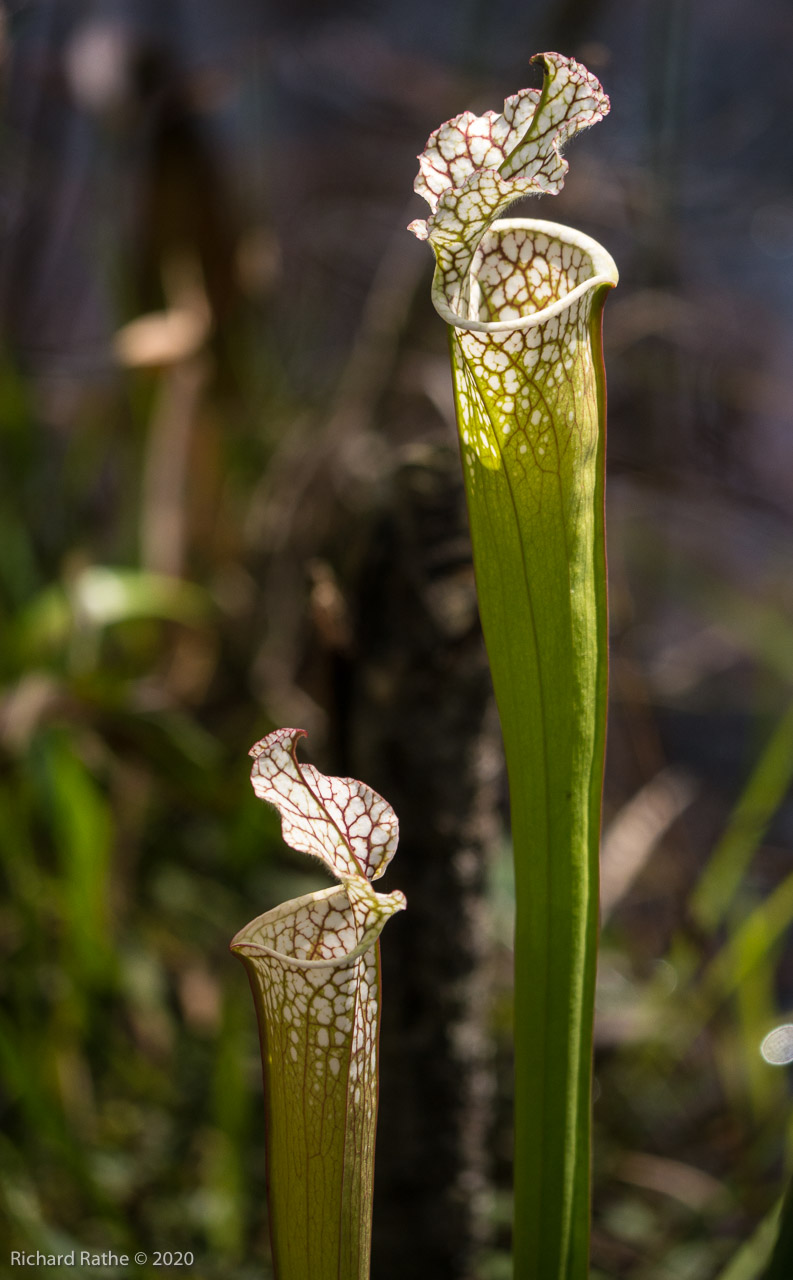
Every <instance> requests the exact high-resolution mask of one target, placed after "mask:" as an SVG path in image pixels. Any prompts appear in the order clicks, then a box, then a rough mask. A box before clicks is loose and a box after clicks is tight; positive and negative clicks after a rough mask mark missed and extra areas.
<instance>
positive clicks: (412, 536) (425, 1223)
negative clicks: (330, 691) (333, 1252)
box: [346, 445, 501, 1280]
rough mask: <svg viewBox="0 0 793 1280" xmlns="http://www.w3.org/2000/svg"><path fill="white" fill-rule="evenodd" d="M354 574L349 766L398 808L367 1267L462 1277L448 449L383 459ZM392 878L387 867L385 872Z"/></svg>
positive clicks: (476, 991) (471, 1181)
mask: <svg viewBox="0 0 793 1280" xmlns="http://www.w3.org/2000/svg"><path fill="white" fill-rule="evenodd" d="M392 492H393V498H392V500H391V502H390V504H389V506H388V508H387V509H386V510H384V511H383V512H382V514H381V519H380V521H379V524H378V525H377V526H376V528H375V532H374V537H373V540H372V544H371V548H370V551H369V555H368V558H367V559H366V562H365V564H364V566H363V570H362V572H361V575H360V579H359V581H358V584H357V598H356V602H355V603H356V609H357V614H358V618H357V625H356V627H355V638H356V653H355V655H354V656H355V660H354V663H350V668H349V671H348V687H347V699H348V708H347V721H346V735H347V752H346V754H347V755H348V761H347V762H346V763H349V767H350V771H351V772H352V773H354V774H355V775H356V776H360V777H363V778H365V779H366V780H367V782H369V783H371V784H372V785H373V786H375V787H376V788H378V789H379V790H381V791H382V792H383V793H384V794H385V795H386V796H387V797H388V799H389V800H390V801H391V803H392V804H393V805H394V808H395V809H396V812H397V814H398V815H399V819H400V826H401V839H400V850H399V853H398V856H397V859H396V862H395V866H394V870H393V873H392V878H393V885H394V886H397V885H398V886H399V887H400V888H402V889H404V891H405V893H406V894H407V898H408V906H409V910H408V911H407V912H406V914H405V916H404V917H402V918H401V919H400V920H399V922H398V923H397V924H395V925H394V926H393V927H392V928H391V929H389V931H388V936H387V939H386V942H385V944H384V946H383V986H384V993H385V994H384V1014H383V1025H382V1032H381V1085H382V1090H381V1099H382V1107H381V1113H380V1121H379V1130H378V1152H377V1163H376V1188H375V1215H374V1223H375V1234H374V1256H373V1274H374V1275H375V1276H377V1278H378V1280H405V1277H407V1276H410V1277H416V1278H417V1280H419V1278H420V1277H427V1278H428V1280H429V1278H430V1277H432V1280H469V1278H470V1277H471V1276H473V1274H474V1272H475V1267H476V1256H477V1253H478V1251H479V1249H480V1247H481V1245H482V1243H483V1239H484V1232H485V1223H484V1218H483V1192H484V1190H485V1188H486V1186H487V1180H488V1161H487V1156H486V1149H487V1139H488V1136H489V1129H490V1117H491V1094H492V1088H491V1052H490V1044H489V1035H488V1030H487V1026H486V1015H487V989H486V988H487V976H486V966H485V936H484V934H485V928H484V925H485V921H484V891H485V886H486V876H487V868H488V854H489V852H490V851H491V850H492V848H493V844H494V840H495V838H496V837H497V833H498V830H499V821H498V816H497V794H498V783H499V780H500V778H501V755H500V749H499V747H498V736H497V735H498V728H497V721H496V717H495V711H494V706H493V701H492V694H491V686H490V676H489V671H488V666H487V659H486V656H485V651H484V645H483V642H482V638H481V633H480V630H479V621H478V615H477V606H476V594H475V588H474V581H473V569H472V565H471V553H470V544H469V541H468V532H467V519H466V512H465V501H464V495H463V488H462V478H461V475H460V464H459V459H458V457H457V453H456V450H452V449H449V448H446V447H443V446H441V447H438V446H435V445H423V446H416V447H415V448H414V449H413V450H412V452H411V457H410V460H409V461H407V462H406V463H404V464H403V465H402V466H401V467H400V468H399V469H398V471H397V474H396V483H395V485H394V488H393V491H392ZM390 879H391V877H389V880H390Z"/></svg>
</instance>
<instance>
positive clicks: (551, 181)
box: [409, 53, 610, 318]
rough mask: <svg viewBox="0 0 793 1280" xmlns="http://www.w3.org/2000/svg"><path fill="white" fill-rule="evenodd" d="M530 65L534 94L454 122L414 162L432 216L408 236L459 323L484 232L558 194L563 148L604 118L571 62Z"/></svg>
mask: <svg viewBox="0 0 793 1280" xmlns="http://www.w3.org/2000/svg"><path fill="white" fill-rule="evenodd" d="M532 62H539V63H541V64H542V66H543V71H544V82H543V87H542V89H541V90H540V89H521V90H520V92H519V93H516V94H514V95H513V96H512V97H509V98H507V100H506V101H505V103H504V109H503V112H502V114H501V115H499V114H497V113H496V112H495V111H487V112H485V114H484V115H483V116H475V115H473V114H472V113H471V112H470V111H465V112H463V113H462V115H459V116H455V117H454V119H453V120H449V121H448V122H447V123H446V124H443V125H441V126H440V128H439V129H436V130H435V132H434V133H432V134H431V135H430V137H429V138H428V140H427V145H426V147H425V149H424V151H423V152H422V154H421V155H420V156H419V174H418V177H417V178H416V182H415V184H414V189H415V191H416V192H417V193H418V194H419V195H420V196H423V197H424V199H425V200H426V201H427V203H428V204H429V206H430V209H431V210H432V214H431V216H430V217H429V218H428V219H427V220H426V221H424V220H422V219H417V220H416V221H415V222H412V223H411V224H410V227H409V230H411V231H412V232H413V233H414V235H416V236H418V238H419V239H420V240H429V241H430V244H431V245H432V247H433V249H434V251H435V257H436V259H437V263H438V271H437V276H436V279H437V283H438V285H439V288H440V289H441V291H442V294H443V297H444V299H445V301H446V304H447V306H448V308H449V309H450V310H451V311H453V312H455V313H456V314H457V315H458V316H459V317H460V318H463V317H466V316H467V315H468V302H469V298H468V289H467V286H468V281H469V276H470V272H471V264H472V261H473V258H474V254H475V253H476V250H477V247H478V245H479V242H480V240H481V239H482V236H483V235H484V234H485V232H486V231H487V228H488V227H489V226H490V225H491V224H492V223H493V221H494V220H495V219H496V218H497V217H499V215H500V214H502V213H503V212H504V210H505V209H506V208H507V207H508V206H509V205H510V204H512V202H513V201H515V200H517V199H518V198H519V197H521V196H527V195H539V194H541V193H545V194H551V195H555V194H556V193H557V192H558V191H560V190H561V188H562V186H563V185H564V179H565V175H566V173H567V169H568V165H567V161H566V160H564V159H563V158H562V155H561V149H562V147H563V146H564V145H565V144H566V143H567V142H568V141H569V139H570V138H572V137H573V135H574V134H576V133H579V132H580V131H581V130H582V129H588V128H589V127H590V125H593V124H595V123H597V121H598V120H602V119H603V117H604V116H605V115H607V114H608V111H609V105H610V104H609V100H608V98H607V96H606V94H605V93H604V92H603V89H602V88H601V85H600V83H599V81H598V80H597V79H596V78H595V77H594V76H593V75H591V74H590V72H589V71H587V69H586V67H584V66H582V65H581V63H579V62H576V61H575V59H573V58H565V57H564V56H563V55H562V54H560V53H538V54H536V55H535V57H534V58H532Z"/></svg>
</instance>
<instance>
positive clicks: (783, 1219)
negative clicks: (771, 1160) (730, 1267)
mask: <svg viewBox="0 0 793 1280" xmlns="http://www.w3.org/2000/svg"><path fill="white" fill-rule="evenodd" d="M774 1217H775V1218H777V1219H778V1222H779V1229H778V1231H777V1237H776V1241H775V1244H774V1248H773V1252H772V1254H771V1258H770V1260H769V1263H768V1266H767V1267H766V1268H765V1270H764V1271H761V1272H759V1273H758V1274H759V1277H760V1280H790V1278H791V1276H793V1179H791V1181H790V1182H789V1183H788V1189H787V1191H786V1192H785V1198H784V1200H783V1201H782V1207H781V1209H779V1210H776V1211H775V1212H774ZM728 1280H732V1277H728Z"/></svg>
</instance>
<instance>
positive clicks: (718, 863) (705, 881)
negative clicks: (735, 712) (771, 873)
mask: <svg viewBox="0 0 793 1280" xmlns="http://www.w3.org/2000/svg"><path fill="white" fill-rule="evenodd" d="M791 779H793V707H791V708H790V709H789V710H788V711H787V712H786V714H785V715H784V716H783V717H782V719H781V721H780V722H779V724H778V725H777V728H776V729H775V731H774V733H773V735H772V737H771V739H770V741H769V742H768V744H767V746H766V748H765V750H764V751H763V754H762V755H761V757H760V759H759V760H758V762H757V764H756V766H755V768H754V770H753V771H752V775H751V777H750V778H749V781H748V782H747V784H746V786H745V788H744V790H743V792H742V794H741V796H740V799H739V800H738V803H737V804H736V806H735V808H734V810H733V812H732V815H731V817H730V821H729V824H728V826H727V829H726V831H725V832H724V834H723V836H722V837H721V839H720V840H719V842H718V844H717V845H716V848H715V849H714V850H713V853H712V854H711V856H710V858H709V860H708V865H707V867H706V868H705V871H704V872H703V874H702V877H701V879H700V881H699V884H698V885H697V887H696V889H695V890H694V893H693V894H692V896H691V905H690V909H691V913H692V916H693V918H694V919H695V920H696V921H697V923H698V924H699V925H701V927H702V928H703V929H706V930H708V932H712V931H713V930H714V929H716V928H717V927H718V925H719V924H720V923H721V922H722V921H723V919H724V917H725V915H726V913H727V911H728V910H729V907H730V904H731V902H732V901H733V898H734V897H735V894H736V892H737V889H738V886H739V884H740V882H741V880H742V878H743V876H744V875H745V874H746V871H747V869H748V867H749V864H750V862H751V860H752V857H753V855H754V853H755V851H756V849H757V847H758V845H759V844H760V841H761V840H762V838H763V834H764V832H765V830H766V828H767V826H768V824H769V822H770V821H771V819H772V818H773V816H774V814H775V813H776V811H777V809H778V808H779V806H780V804H781V803H782V801H783V799H784V798H785V794H786V793H787V791H788V788H789V787H790V783H791Z"/></svg>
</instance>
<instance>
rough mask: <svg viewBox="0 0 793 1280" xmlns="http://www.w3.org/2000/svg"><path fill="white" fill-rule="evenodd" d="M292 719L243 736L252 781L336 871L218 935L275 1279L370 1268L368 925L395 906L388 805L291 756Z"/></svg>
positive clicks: (373, 1051)
mask: <svg viewBox="0 0 793 1280" xmlns="http://www.w3.org/2000/svg"><path fill="white" fill-rule="evenodd" d="M303 736H304V734H303V731H302V730H300V729H279V730H277V731H276V732H275V733H271V734H270V735H269V736H268V737H267V738H264V739H262V741H261V742H258V743H257V744H256V746H255V747H253V749H252V750H251V755H252V756H253V757H254V764H253V769H252V774H251V781H252V783H253V787H254V790H255V791H256V794H257V795H258V796H260V797H261V798H262V799H264V800H266V801H268V802H269V803H270V804H273V805H274V806H275V807H276V808H277V809H278V811H279V813H280V815H281V829H282V832H283V836H284V839H285V841H286V842H287V843H288V844H289V845H291V847H292V848H294V849H297V850H299V851H301V852H304V853H309V854H312V855H313V856H315V857H318V858H320V859H321V860H322V861H323V862H324V863H325V865H326V866H327V868H328V870H329V871H331V873H332V874H333V875H335V876H336V877H337V878H338V879H339V880H340V881H341V885H340V886H337V887H334V888H330V889H325V890H322V891H320V892H317V893H312V894H307V895H305V896H304V897H302V898H297V899H295V900H293V901H292V902H287V903H285V904H284V905H283V906H280V907H276V908H275V910H273V911H268V912H266V913H265V914H264V915H262V916H259V917H258V918H257V919H255V920H253V921H251V923H250V924H248V925H246V926H245V928H244V929H242V930H240V932H239V933H238V934H237V935H236V937H235V938H234V940H233V942H232V944H231V947H232V950H233V951H234V952H235V953H236V954H237V955H239V957H240V959H241V960H242V961H243V962H244V963H245V965H246V968H247V969H248V974H249V977H250V980H251V985H252V988H253V993H254V999H255V1001H256V1007H257V1013H258V1016H259V1026H260V1033H261V1039H262V1059H263V1065H264V1083H265V1102H266V1111H267V1157H268V1180H269V1200H270V1222H271V1236H272V1242H273V1257H274V1263H275V1267H276V1273H277V1275H278V1277H279V1280H291V1278H292V1277H297V1276H300V1277H304V1276H306V1275H310V1276H312V1278H313V1277H317V1278H318V1280H331V1278H332V1280H337V1277H338V1275H344V1276H349V1277H360V1280H365V1277H368V1274H369V1252H370V1234H371V1193H372V1179H373V1170H374V1139H375V1122H376V1117H377V1032H378V1025H379V1016H380V959H379V952H378V937H379V934H380V931H381V930H382V928H383V926H384V924H385V922H386V920H387V919H388V918H389V917H390V916H391V915H393V914H394V913H395V912H396V911H401V910H402V909H403V908H404V906H405V898H404V895H403V894H401V893H399V892H394V893H391V894H378V893H375V891H374V890H373V889H372V887H371V884H370V880H372V879H376V878H377V877H378V876H381V875H382V874H383V872H384V871H385V869H386V866H387V865H388V863H389V861H390V860H391V857H392V856H393V853H394V850H395V849H396V845H397V840H398V836H399V827H398V823H397V819H396V815H395V814H394V812H393V810H392V809H391V807H390V805H388V803H387V802H386V801H385V800H384V799H383V798H382V796H379V795H377V793H376V792H374V791H372V790H371V788H369V787H366V786H364V784H363V783H360V782H358V781H356V780H355V779H352V778H328V777H325V776H324V775H323V774H321V773H319V772H318V770H316V769H315V768H314V767H313V766H312V765H305V764H300V763H299V761H298V759H297V752H296V747H297V743H298V741H299V739H300V738H301V737H303Z"/></svg>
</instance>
